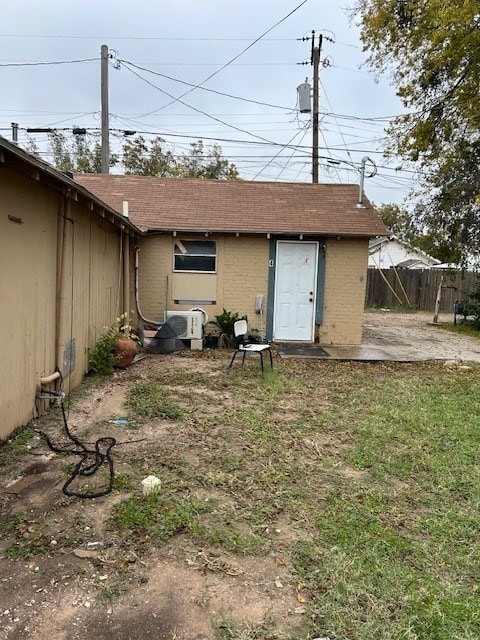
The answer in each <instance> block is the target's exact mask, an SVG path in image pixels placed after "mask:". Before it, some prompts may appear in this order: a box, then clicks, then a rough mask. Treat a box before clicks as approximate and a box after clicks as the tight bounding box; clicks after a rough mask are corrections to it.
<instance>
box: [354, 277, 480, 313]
mask: <svg viewBox="0 0 480 640" xmlns="http://www.w3.org/2000/svg"><path fill="white" fill-rule="evenodd" d="M442 278H443V281H442ZM479 281H480V276H479V274H477V273H474V272H472V271H467V272H461V271H454V270H445V269H400V268H393V267H392V268H390V269H376V268H369V269H368V276H367V292H366V300H365V305H366V306H367V307H381V308H395V307H407V308H412V309H418V310H420V311H431V312H432V313H433V311H434V309H435V300H436V297H437V292H438V287H439V285H440V283H441V282H442V295H441V304H440V310H441V311H444V312H445V311H453V303H454V301H455V300H464V299H465V298H466V296H468V294H469V293H471V292H472V291H473V290H475V289H476V288H477V286H478V284H477V283H478V282H479Z"/></svg>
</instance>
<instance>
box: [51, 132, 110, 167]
mask: <svg viewBox="0 0 480 640" xmlns="http://www.w3.org/2000/svg"><path fill="white" fill-rule="evenodd" d="M48 142H49V151H50V154H51V155H52V157H53V164H54V165H55V166H56V167H57V169H60V171H71V172H73V173H100V171H101V166H102V155H101V145H100V143H99V142H94V143H93V144H90V142H89V140H88V139H87V134H75V135H74V136H73V139H72V140H71V141H69V140H68V138H67V137H66V136H65V134H63V133H62V132H60V131H52V132H51V133H49V134H48ZM116 164H118V156H116V155H115V154H112V155H111V156H110V166H111V167H114V166H115V165H116Z"/></svg>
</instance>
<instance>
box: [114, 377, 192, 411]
mask: <svg viewBox="0 0 480 640" xmlns="http://www.w3.org/2000/svg"><path fill="white" fill-rule="evenodd" d="M126 406H127V407H128V409H129V411H130V415H131V417H132V418H135V419H137V420H152V419H153V418H159V417H163V418H171V419H172V420H177V419H179V418H181V417H182V415H183V411H182V409H181V407H180V406H179V405H178V404H177V403H176V402H175V400H173V399H172V398H170V397H169V396H168V395H167V394H166V393H165V391H164V390H163V389H162V388H161V387H160V386H158V385H157V384H154V383H141V384H137V385H135V386H134V387H132V388H130V389H129V391H128V394H127V398H126Z"/></svg>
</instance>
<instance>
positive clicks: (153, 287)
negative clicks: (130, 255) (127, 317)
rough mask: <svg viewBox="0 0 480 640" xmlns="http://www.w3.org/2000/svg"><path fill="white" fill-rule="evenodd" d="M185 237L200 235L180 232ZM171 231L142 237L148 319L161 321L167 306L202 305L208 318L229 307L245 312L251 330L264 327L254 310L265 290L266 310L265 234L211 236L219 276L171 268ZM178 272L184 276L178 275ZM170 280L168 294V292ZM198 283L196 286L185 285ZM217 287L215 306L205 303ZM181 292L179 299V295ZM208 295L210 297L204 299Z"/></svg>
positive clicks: (141, 289) (143, 300) (144, 304)
mask: <svg viewBox="0 0 480 640" xmlns="http://www.w3.org/2000/svg"><path fill="white" fill-rule="evenodd" d="M178 238H181V239H187V240H188V239H190V240H195V239H202V236H195V235H194V234H187V235H180V234H179V236H178ZM174 240H175V238H173V237H172V236H171V235H158V236H150V237H148V238H141V239H140V241H139V246H140V253H139V283H140V285H139V301H140V308H141V310H142V314H143V315H144V316H145V317H146V318H148V319H149V320H156V321H159V322H161V321H162V320H163V317H164V316H163V314H164V311H165V308H166V307H167V308H168V310H188V309H191V308H192V307H194V306H198V305H201V307H202V308H203V309H205V311H206V312H207V314H208V316H209V318H210V319H212V320H214V318H215V316H216V315H219V314H221V313H222V310H223V308H225V309H226V310H227V311H232V312H238V313H239V315H241V316H243V315H247V316H248V320H249V324H250V327H251V328H259V327H260V318H259V315H258V314H255V297H256V296H257V295H258V294H260V293H262V294H264V296H265V298H264V309H265V310H266V308H267V284H268V246H269V244H268V243H269V241H268V240H267V238H266V237H256V236H253V237H245V236H243V237H242V236H240V237H236V236H233V235H230V236H227V235H225V236H224V235H212V236H209V240H215V241H216V242H217V273H216V274H196V273H192V274H176V273H174V272H173V257H172V256H173V243H174ZM178 276H180V278H179V277H178ZM167 278H168V294H167ZM188 281H190V282H192V281H194V285H193V286H187V283H188ZM183 282H185V285H183ZM212 291H214V292H215V295H214V300H215V304H205V303H204V302H203V301H204V300H210V295H211V292H212ZM192 292H196V296H197V297H195V298H192V299H191V300H192V301H191V302H190V303H189V304H176V303H175V300H176V299H182V297H183V295H184V296H185V297H186V298H188V299H189V300H190V298H189V296H190V295H192ZM177 296H178V297H177ZM205 296H208V297H207V298H205Z"/></svg>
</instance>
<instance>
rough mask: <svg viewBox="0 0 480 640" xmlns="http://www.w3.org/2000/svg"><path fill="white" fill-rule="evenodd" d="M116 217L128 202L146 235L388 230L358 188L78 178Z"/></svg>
mask: <svg viewBox="0 0 480 640" xmlns="http://www.w3.org/2000/svg"><path fill="white" fill-rule="evenodd" d="M75 180H76V181H77V182H79V183H80V184H81V185H83V186H84V187H86V188H87V189H89V190H90V191H92V192H93V193H94V194H95V195H97V196H98V197H99V198H100V199H101V200H103V201H105V202H106V203H108V204H109V205H110V206H111V207H113V208H115V209H116V210H117V211H120V212H121V211H122V207H123V201H125V200H127V201H128V208H129V215H130V220H131V222H133V223H134V224H135V225H137V226H138V227H139V228H140V229H142V230H143V231H154V230H157V231H158V230H162V231H199V232H207V231H209V232H231V233H235V232H239V233H276V234H285V235H286V234H298V233H304V234H315V235H326V236H328V235H338V236H357V237H372V236H377V235H385V234H386V233H387V232H388V230H387V229H386V228H385V226H384V224H383V223H382V222H381V220H380V218H379V216H378V214H377V213H376V211H375V210H374V209H373V207H372V205H371V204H370V202H369V201H368V199H367V198H364V201H363V202H364V204H365V208H358V207H357V206H356V205H357V201H358V185H354V184H302V183H280V182H247V181H243V180H198V179H184V178H155V177H149V176H129V175H127V176H124V175H106V174H77V175H75Z"/></svg>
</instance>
